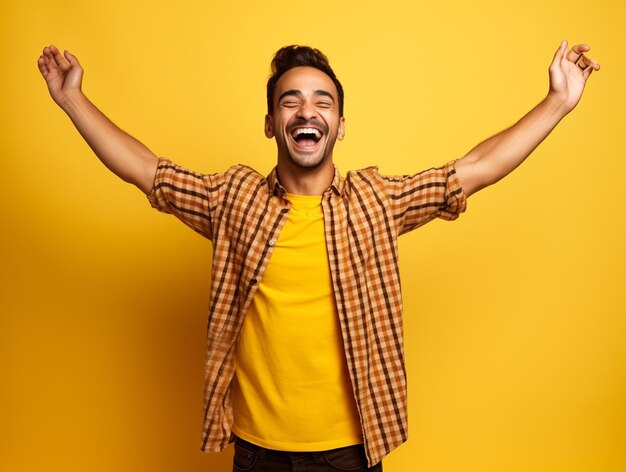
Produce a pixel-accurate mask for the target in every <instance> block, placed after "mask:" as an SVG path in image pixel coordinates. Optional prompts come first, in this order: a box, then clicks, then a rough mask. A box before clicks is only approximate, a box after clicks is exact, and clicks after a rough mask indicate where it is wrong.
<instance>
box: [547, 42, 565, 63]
mask: <svg viewBox="0 0 626 472" xmlns="http://www.w3.org/2000/svg"><path fill="white" fill-rule="evenodd" d="M566 50H567V40H566V39H564V40H563V41H561V45H560V46H559V48H558V49H557V50H556V52H555V53H554V57H553V58H552V62H551V63H550V67H551V68H552V67H554V66H555V65H556V64H559V63H560V62H561V59H562V58H563V55H564V54H565V51H566Z"/></svg>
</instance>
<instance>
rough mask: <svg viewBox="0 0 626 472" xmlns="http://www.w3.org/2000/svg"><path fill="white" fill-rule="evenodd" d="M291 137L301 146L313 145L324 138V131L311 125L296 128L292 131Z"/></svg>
mask: <svg viewBox="0 0 626 472" xmlns="http://www.w3.org/2000/svg"><path fill="white" fill-rule="evenodd" d="M291 137H292V138H293V140H294V141H295V142H296V143H297V144H298V145H299V146H302V147H312V146H315V145H316V144H317V143H318V142H319V140H320V139H322V132H321V131H320V130H319V129H317V128H311V127H303V128H295V129H294V130H293V131H292V132H291Z"/></svg>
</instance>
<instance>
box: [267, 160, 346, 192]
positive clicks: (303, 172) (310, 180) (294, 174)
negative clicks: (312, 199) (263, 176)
mask: <svg viewBox="0 0 626 472" xmlns="http://www.w3.org/2000/svg"><path fill="white" fill-rule="evenodd" d="M285 161H286V160H285V159H278V165H277V171H278V180H279V181H280V183H281V185H282V186H283V187H285V190H287V192H288V193H293V194H295V195H322V194H323V193H324V190H326V189H327V188H328V187H329V186H330V184H331V183H332V182H333V177H334V175H335V168H334V166H333V161H332V159H327V160H326V161H325V162H323V163H322V164H320V165H319V166H317V167H315V168H313V169H305V168H302V167H298V166H296V165H294V164H293V163H291V162H285Z"/></svg>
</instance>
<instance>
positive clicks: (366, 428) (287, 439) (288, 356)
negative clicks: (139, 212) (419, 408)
mask: <svg viewBox="0 0 626 472" xmlns="http://www.w3.org/2000/svg"><path fill="white" fill-rule="evenodd" d="M588 50H589V47H588V46H587V45H584V44H580V45H576V46H574V47H573V48H572V49H571V50H569V51H568V50H567V43H566V42H565V41H563V42H562V43H561V45H560V46H559V48H558V49H557V51H556V52H555V54H554V57H553V59H552V63H551V64H550V68H549V73H550V84H549V90H548V93H547V95H546V97H545V98H544V99H543V100H542V101H541V102H540V103H539V104H538V105H537V106H535V107H534V108H533V109H532V110H531V111H530V112H529V113H528V114H526V115H525V116H524V117H523V118H521V119H520V120H519V121H518V122H517V123H516V124H515V125H513V126H511V127H510V128H508V129H506V130H504V131H502V132H501V133H498V134H497V135H495V136H493V137H491V138H489V139H487V140H486V141H484V142H482V143H480V144H479V145H477V146H476V147H475V148H473V149H472V150H471V151H470V152H469V153H468V154H466V155H465V156H463V157H462V158H460V159H457V160H451V161H449V162H447V163H446V164H444V165H443V166H441V167H438V168H432V169H428V170H425V171H422V172H419V173H416V174H410V175H409V174H407V175H401V176H385V175H381V174H379V172H378V169H377V168H376V167H368V168H365V169H360V170H356V171H350V172H348V173H347V176H346V177H345V178H344V177H342V176H341V174H340V173H339V171H338V170H337V168H336V167H335V166H334V163H333V147H334V144H335V142H336V140H337V139H343V138H344V134H345V119H344V116H343V98H344V97H343V88H342V86H341V83H340V82H339V80H338V79H337V77H336V76H335V73H334V72H333V70H332V69H331V67H330V65H329V64H328V60H327V58H326V57H325V56H324V55H323V54H322V53H321V52H320V51H318V50H316V49H312V48H309V47H304V46H287V47H285V48H282V49H280V50H279V51H278V52H277V53H276V55H275V57H274V59H273V61H272V76H271V77H270V79H269V81H268V84H267V104H268V112H267V115H266V117H265V134H266V136H267V137H268V138H274V139H275V140H276V145H277V165H276V166H275V167H274V169H273V170H272V172H271V173H270V174H269V175H268V176H267V177H264V176H262V175H260V174H259V173H258V172H256V171H255V170H253V169H251V168H249V167H246V166H241V165H237V166H232V167H230V168H229V169H227V170H226V171H224V172H219V173H210V174H199V173H195V172H192V171H189V170H187V169H184V168H182V167H180V166H178V165H176V164H174V163H173V162H172V161H170V160H168V159H164V158H159V157H157V156H156V155H155V154H153V153H152V152H151V151H150V150H149V149H148V148H147V147H145V146H144V145H143V144H141V143H140V142H139V141H137V140H136V139H134V138H132V137H131V136H130V135H128V134H127V133H125V132H124V131H122V130H120V129H119V128H118V127H116V126H115V125H114V124H113V123H112V122H111V121H110V120H108V118H106V116H104V115H103V114H102V113H101V112H100V111H99V110H98V109H97V108H96V107H95V106H94V105H93V104H92V103H91V102H90V101H89V100H88V99H87V98H86V97H85V96H84V94H83V93H82V91H81V82H82V76H83V69H82V68H81V66H80V64H79V62H78V60H77V59H76V57H75V56H73V55H72V54H70V53H69V52H68V51H65V53H64V54H61V53H60V51H59V50H58V49H57V48H56V47H54V46H50V47H46V48H44V51H43V54H42V55H41V57H40V58H39V60H38V67H39V70H40V72H41V74H42V76H43V77H44V78H45V80H46V83H47V85H48V89H49V91H50V94H51V96H52V98H53V100H54V101H55V102H56V103H57V104H58V105H59V106H60V107H61V108H62V109H63V110H64V111H65V112H66V113H67V114H68V115H69V117H70V118H71V119H72V121H73V122H74V124H75V125H76V127H77V129H78V130H79V132H80V133H81V135H82V136H83V137H84V138H85V140H86V141H87V143H88V144H89V145H90V146H91V148H92V149H93V151H94V152H95V153H96V155H97V156H98V157H99V158H100V159H101V161H102V162H103V163H104V164H105V165H106V166H107V167H108V168H109V169H110V170H112V171H113V172H115V173H116V174H117V175H118V176H120V177H121V178H122V179H124V180H126V181H127V182H131V183H133V184H135V185H136V186H137V187H139V188H140V189H141V190H142V191H143V192H145V193H146V195H147V196H148V199H149V201H150V203H151V204H152V205H153V206H154V207H155V208H157V209H159V210H160V211H163V212H167V213H171V214H173V215H175V216H177V217H178V218H180V219H181V220H182V221H183V222H184V223H185V224H187V225H188V226H190V227H191V228H193V229H194V230H195V231H197V232H199V233H200V234H202V235H203V236H205V237H206V238H208V239H209V240H211V241H212V243H213V246H214V251H213V264H212V277H211V280H212V285H211V298H210V308H209V323H208V330H207V348H206V369H205V394H204V407H205V408H204V429H203V435H202V450H203V451H207V452H208V451H213V452H218V451H222V450H224V448H225V447H226V446H227V445H228V444H229V443H230V442H233V441H234V442H235V456H234V464H233V470H254V471H296V470H299V471H304V470H306V471H326V470H333V471H336V470H351V471H357V470H358V471H365V470H371V471H374V470H377V471H382V459H383V458H384V457H385V456H386V455H387V454H388V453H389V452H391V451H392V450H393V449H395V448H396V447H398V446H399V445H400V444H402V443H403V442H405V441H406V439H407V416H406V410H407V406H406V401H407V399H406V393H407V392H406V377H405V369H404V354H403V338H402V297H401V289H400V279H399V271H398V266H397V262H396V261H397V238H398V236H399V235H401V234H403V233H406V232H408V231H411V230H413V229H415V228H418V227H419V226H421V225H423V224H425V223H427V222H429V221H431V220H433V219H435V218H442V219H445V220H453V219H456V218H457V217H458V215H459V214H460V213H461V212H463V211H465V208H466V199H467V197H469V196H470V195H471V194H473V193H474V192H476V191H478V190H479V189H481V188H484V187H486V186H488V185H491V184H493V183H495V182H497V181H498V180H500V179H501V178H502V177H504V176H505V175H507V174H508V173H509V172H511V171H512V170H513V169H515V168H516V167H517V166H518V165H519V164H521V162H523V160H524V159H526V157H527V156H528V155H529V154H530V153H531V152H532V151H533V149H535V148H536V146H537V145H538V144H539V143H540V142H541V141H542V140H543V139H544V138H545V137H546V136H547V135H548V134H549V133H550V131H551V130H552V129H553V128H554V127H555V126H556V124H557V123H558V122H559V121H560V120H561V119H562V118H563V117H564V116H565V115H566V114H567V113H569V112H570V111H571V110H572V109H573V108H574V107H575V106H576V104H577V103H578V101H579V100H580V97H581V95H582V92H583V89H584V86H585V83H586V81H587V79H588V78H589V76H590V74H591V72H592V71H593V70H598V69H599V67H600V66H599V65H598V64H597V63H596V62H595V61H593V60H591V59H589V58H588V57H586V56H585V55H584V52H586V51H588Z"/></svg>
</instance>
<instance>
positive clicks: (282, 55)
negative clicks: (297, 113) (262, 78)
mask: <svg viewBox="0 0 626 472" xmlns="http://www.w3.org/2000/svg"><path fill="white" fill-rule="evenodd" d="M301 66H307V67H315V68H316V69H319V70H321V71H322V72H324V73H325V74H326V75H327V76H328V77H330V78H331V79H332V81H333V82H334V83H335V87H337V93H338V94H339V116H343V87H342V86H341V82H339V79H337V76H336V75H335V73H334V72H333V70H332V68H331V67H330V64H329V63H328V58H327V57H326V56H325V55H324V54H323V53H322V51H320V50H319V49H315V48H310V47H309V46H298V45H296V44H292V45H291V46H285V47H282V48H280V49H279V50H278V51H276V54H274V58H273V59H272V76H271V77H270V78H269V80H268V81H267V112H268V113H269V114H272V113H273V112H274V90H275V89H276V82H278V79H280V77H281V76H282V75H283V74H284V73H285V72H287V71H288V70H289V69H293V68H294V67H301Z"/></svg>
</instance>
